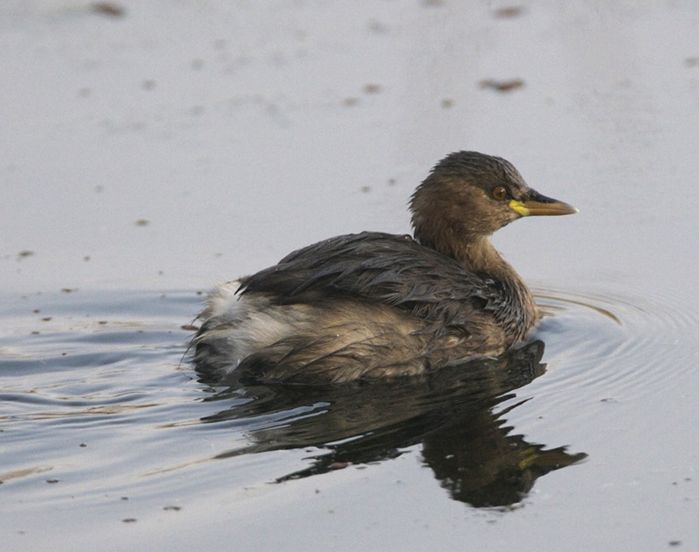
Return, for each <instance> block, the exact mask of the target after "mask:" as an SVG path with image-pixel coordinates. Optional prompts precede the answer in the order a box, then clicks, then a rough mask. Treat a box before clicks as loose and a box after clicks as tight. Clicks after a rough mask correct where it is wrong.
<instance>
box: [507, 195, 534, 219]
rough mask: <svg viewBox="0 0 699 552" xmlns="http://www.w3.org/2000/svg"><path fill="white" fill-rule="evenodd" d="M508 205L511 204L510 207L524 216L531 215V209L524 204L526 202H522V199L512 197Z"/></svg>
mask: <svg viewBox="0 0 699 552" xmlns="http://www.w3.org/2000/svg"><path fill="white" fill-rule="evenodd" d="M508 205H509V206H510V209H512V210H513V211H514V212H515V213H517V214H519V215H522V216H523V217H526V216H527V215H529V209H527V208H526V207H525V206H524V203H522V202H521V201H517V200H516V199H511V200H510V202H509V203H508Z"/></svg>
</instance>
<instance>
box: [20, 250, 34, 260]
mask: <svg viewBox="0 0 699 552" xmlns="http://www.w3.org/2000/svg"><path fill="white" fill-rule="evenodd" d="M33 255H34V251H30V250H29V249H23V250H22V251H20V252H19V253H17V258H18V259H26V258H27V257H31V256H33Z"/></svg>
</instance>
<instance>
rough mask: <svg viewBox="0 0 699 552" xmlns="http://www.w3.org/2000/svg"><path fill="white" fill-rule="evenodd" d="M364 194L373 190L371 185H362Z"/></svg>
mask: <svg viewBox="0 0 699 552" xmlns="http://www.w3.org/2000/svg"><path fill="white" fill-rule="evenodd" d="M359 189H360V190H361V191H362V193H363V194H368V193H369V192H370V191H371V186H362V187H361V188H359Z"/></svg>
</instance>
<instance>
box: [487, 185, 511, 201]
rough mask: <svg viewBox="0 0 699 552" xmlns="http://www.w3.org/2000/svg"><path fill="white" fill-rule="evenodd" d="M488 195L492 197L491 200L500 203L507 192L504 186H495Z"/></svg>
mask: <svg viewBox="0 0 699 552" xmlns="http://www.w3.org/2000/svg"><path fill="white" fill-rule="evenodd" d="M490 195H492V196H493V199H495V200H497V201H502V200H503V199H505V198H506V197H507V190H506V189H505V187H504V186H495V188H493V189H492V191H491V192H490Z"/></svg>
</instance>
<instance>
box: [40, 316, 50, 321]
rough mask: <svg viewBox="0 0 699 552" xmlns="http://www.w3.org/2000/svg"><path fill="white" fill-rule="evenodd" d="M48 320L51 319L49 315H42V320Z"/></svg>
mask: <svg viewBox="0 0 699 552" xmlns="http://www.w3.org/2000/svg"><path fill="white" fill-rule="evenodd" d="M49 320H51V317H50V316H44V317H43V318H42V319H41V321H42V322H48V321H49Z"/></svg>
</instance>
